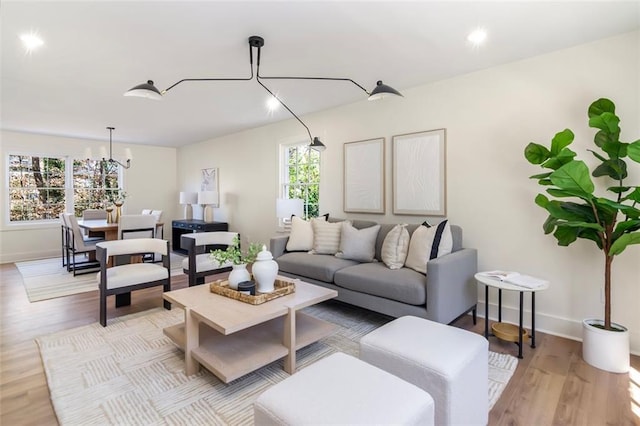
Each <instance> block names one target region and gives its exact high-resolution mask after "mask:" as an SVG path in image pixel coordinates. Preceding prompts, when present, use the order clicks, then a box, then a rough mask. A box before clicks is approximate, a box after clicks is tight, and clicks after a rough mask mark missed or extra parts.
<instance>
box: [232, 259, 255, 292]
mask: <svg viewBox="0 0 640 426" xmlns="http://www.w3.org/2000/svg"><path fill="white" fill-rule="evenodd" d="M232 268H233V269H232V270H231V272H230V273H229V287H230V288H232V289H234V290H237V289H238V284H239V283H241V282H243V281H249V280H250V279H251V274H249V271H247V264H246V263H243V264H242V265H233V266H232Z"/></svg>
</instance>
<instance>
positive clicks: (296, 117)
mask: <svg viewBox="0 0 640 426" xmlns="http://www.w3.org/2000/svg"><path fill="white" fill-rule="evenodd" d="M256 81H257V82H258V84H260V86H262V87H263V88H264V90H266V91H267V92H269V94H270V95H271V96H273V97H274V98H276V99H277V101H278V102H280V105H282V106H283V107H285V109H286V110H287V111H289V112H290V113H291V115H293V116H294V117H295V119H296V120H298V121H299V122H300V124H302V125H303V126H304V128H305V129H307V133H308V134H309V140H310V141H311V142H312V143H313V142H314V139H313V136H311V130H309V128H308V127H307V125H306V124H304V122H303V121H302V120H300V117H298V116H297V115H296V114H295V113H294V112H293V111H291V109H290V108H289V107H288V106H287V104H285V103H284V102H282V99H280V98H279V97H278V96H276V94H275V93H273V92H272V91H271V90H269V88H268V87H267V86H265V85H264V84H262V82H261V81H260V80H258V79H256ZM316 139H318V138H316ZM318 142H319V139H318Z"/></svg>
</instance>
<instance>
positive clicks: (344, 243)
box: [336, 220, 380, 262]
mask: <svg viewBox="0 0 640 426" xmlns="http://www.w3.org/2000/svg"><path fill="white" fill-rule="evenodd" d="M379 230H380V225H375V226H370V227H369V228H364V229H356V228H354V227H353V225H352V224H351V222H349V221H347V220H346V221H344V222H342V233H341V235H340V249H339V251H338V252H337V253H336V257H339V258H341V259H350V260H355V261H357V262H373V258H374V256H375V254H376V238H377V237H378V231H379Z"/></svg>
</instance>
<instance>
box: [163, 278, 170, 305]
mask: <svg viewBox="0 0 640 426" xmlns="http://www.w3.org/2000/svg"><path fill="white" fill-rule="evenodd" d="M167 291H171V284H164V285H163V286H162V292H163V293H164V292H167ZM162 302H163V305H164V308H165V309H166V310H168V311H170V310H171V303H169V301H168V300H164V299H163V300H162Z"/></svg>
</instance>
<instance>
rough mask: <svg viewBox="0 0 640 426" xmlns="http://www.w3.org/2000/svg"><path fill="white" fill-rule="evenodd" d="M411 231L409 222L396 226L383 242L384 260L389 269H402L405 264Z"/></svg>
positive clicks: (382, 255) (382, 254)
mask: <svg viewBox="0 0 640 426" xmlns="http://www.w3.org/2000/svg"><path fill="white" fill-rule="evenodd" d="M409 240H410V236H409V231H407V224H406V223H403V224H400V225H396V226H394V227H393V228H392V229H391V231H389V233H388V234H387V235H386V236H385V237H384V241H383V242H382V249H381V251H380V252H381V253H380V254H381V257H382V261H383V262H384V264H385V265H387V267H388V268H389V269H400V268H402V267H403V266H404V261H405V260H406V259H407V252H408V251H409Z"/></svg>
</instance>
